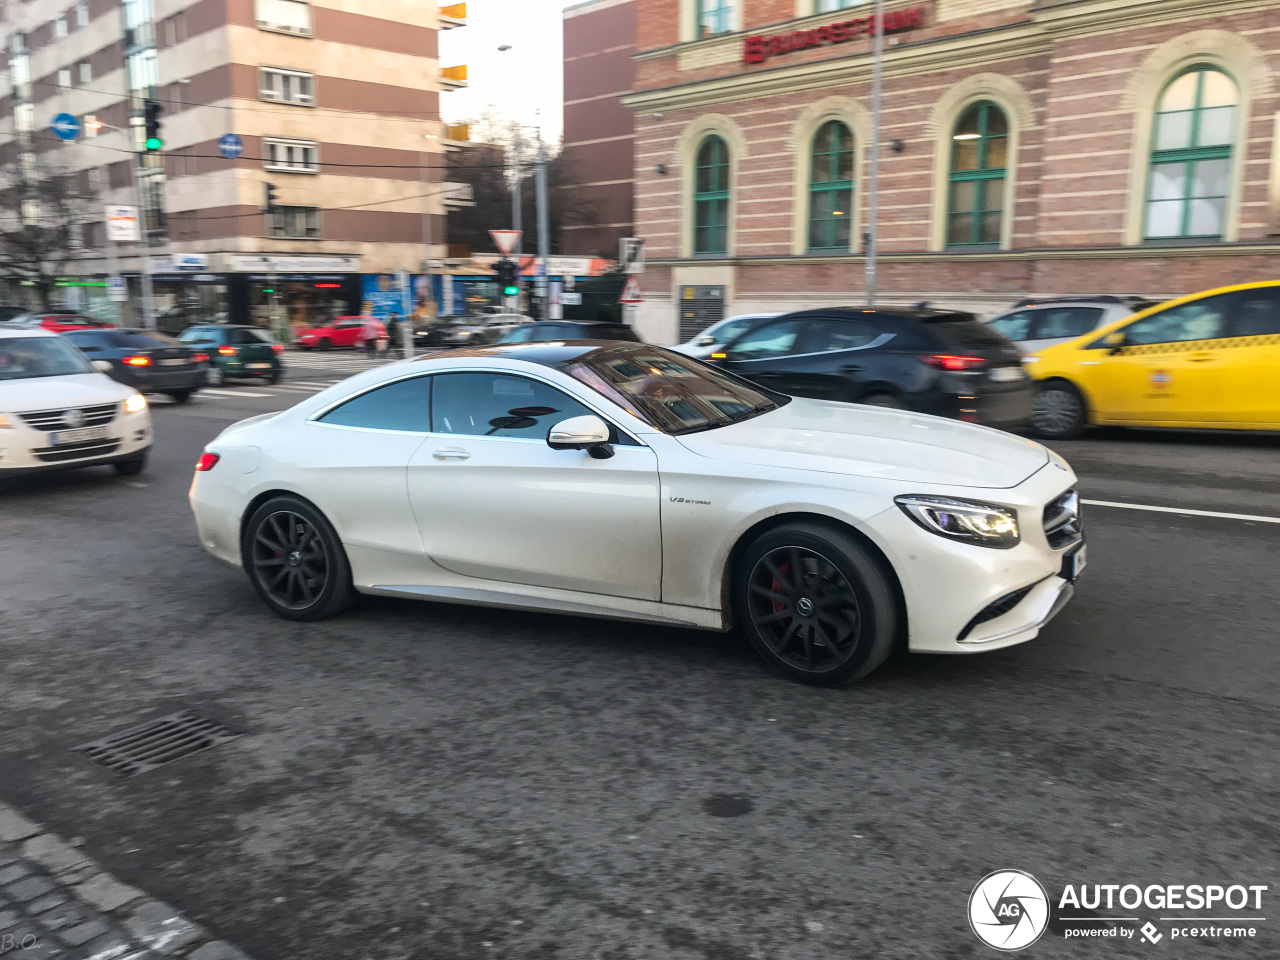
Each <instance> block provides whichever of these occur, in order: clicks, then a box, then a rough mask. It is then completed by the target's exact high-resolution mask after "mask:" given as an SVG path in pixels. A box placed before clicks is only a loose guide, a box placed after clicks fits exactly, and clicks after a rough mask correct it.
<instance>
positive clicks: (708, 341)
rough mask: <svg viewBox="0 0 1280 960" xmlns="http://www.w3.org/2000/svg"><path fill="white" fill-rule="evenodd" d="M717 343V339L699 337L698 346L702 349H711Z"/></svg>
mask: <svg viewBox="0 0 1280 960" xmlns="http://www.w3.org/2000/svg"><path fill="white" fill-rule="evenodd" d="M715 342H716V338H715V337H699V338H698V346H700V347H709V346H711V345H712V344H713V343H715Z"/></svg>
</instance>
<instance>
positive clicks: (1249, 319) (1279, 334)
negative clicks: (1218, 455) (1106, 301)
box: [1024, 280, 1280, 440]
mask: <svg viewBox="0 0 1280 960" xmlns="http://www.w3.org/2000/svg"><path fill="white" fill-rule="evenodd" d="M1024 362H1025V363H1026V367H1025V369H1026V371H1027V373H1029V374H1030V375H1031V376H1032V377H1033V378H1034V379H1035V380H1037V381H1039V383H1038V387H1039V389H1038V392H1037V395H1036V399H1035V405H1034V408H1033V410H1032V414H1031V425H1032V426H1033V427H1034V428H1035V430H1036V432H1037V433H1039V434H1040V435H1041V436H1043V437H1047V438H1049V439H1052V440H1065V439H1069V438H1071V437H1076V436H1079V435H1080V434H1081V433H1082V432H1083V431H1084V429H1085V428H1086V427H1087V426H1089V425H1091V424H1095V425H1101V424H1117V425H1124V426H1150V427H1198V428H1201V429H1205V428H1210V429H1217V430H1280V280H1277V281H1270V282H1266V283H1246V284H1241V285H1239V286H1234V287H1220V288H1218V289H1216V290H1205V291H1203V292H1201V293H1194V294H1192V295H1191V296H1188V297H1182V298H1181V299H1178V300H1170V301H1168V302H1166V303H1161V304H1157V305H1156V306H1154V307H1149V308H1147V309H1146V310H1141V311H1139V312H1138V313H1135V314H1132V315H1131V316H1128V317H1125V318H1124V319H1123V320H1117V321H1115V322H1113V323H1110V324H1108V325H1107V326H1105V327H1101V328H1099V329H1097V330H1095V331H1093V332H1092V333H1090V334H1089V335H1088V336H1085V337H1081V338H1080V339H1079V340H1072V341H1071V342H1069V343H1062V344H1058V345H1056V346H1052V347H1047V348H1045V349H1044V350H1041V351H1040V352H1039V353H1036V354H1033V355H1032V356H1030V357H1027V358H1026V360H1025V361H1024Z"/></svg>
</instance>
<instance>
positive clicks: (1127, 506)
mask: <svg viewBox="0 0 1280 960" xmlns="http://www.w3.org/2000/svg"><path fill="white" fill-rule="evenodd" d="M1080 502H1081V503H1083V504H1086V505H1088V506H1090V507H1115V508H1117V509H1119V510H1145V511H1147V512H1148V513H1181V514H1184V515H1186V516H1190V517H1215V518H1217V519H1218V520H1251V521H1253V522H1254V523H1280V517H1259V516H1254V515H1253V514H1251V513H1219V512H1218V511H1216V510H1189V509H1187V508H1186V507H1153V506H1151V505H1150V504H1145V503H1116V502H1114V501H1112V500H1081V501H1080Z"/></svg>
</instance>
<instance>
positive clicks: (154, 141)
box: [147, 137, 164, 150]
mask: <svg viewBox="0 0 1280 960" xmlns="http://www.w3.org/2000/svg"><path fill="white" fill-rule="evenodd" d="M163 146H164V141H163V140H161V139H160V138H159V137H148V138H147V149H148V150H159V149H160V148H161V147H163Z"/></svg>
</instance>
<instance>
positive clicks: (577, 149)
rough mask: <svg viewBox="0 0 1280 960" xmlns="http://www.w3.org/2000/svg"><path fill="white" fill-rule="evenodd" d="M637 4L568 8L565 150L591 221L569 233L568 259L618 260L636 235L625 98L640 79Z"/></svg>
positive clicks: (628, 0) (631, 128)
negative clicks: (623, 240) (621, 247)
mask: <svg viewBox="0 0 1280 960" xmlns="http://www.w3.org/2000/svg"><path fill="white" fill-rule="evenodd" d="M636 2H637V0H586V2H585V3H577V4H574V5H573V6H571V7H567V8H565V11H564V149H565V155H566V157H567V158H568V159H569V162H570V163H571V164H572V167H571V175H572V176H573V179H574V181H575V182H576V183H577V184H580V187H581V188H580V190H575V193H578V194H579V195H580V197H581V199H582V200H583V201H584V206H585V207H586V208H587V209H589V210H590V211H591V218H590V221H591V222H589V223H583V224H569V225H566V226H565V228H564V236H563V237H562V243H561V249H562V251H563V253H565V254H566V255H568V256H600V255H603V256H608V257H613V256H616V251H617V249H618V238H619V237H629V236H631V231H632V229H633V209H634V205H635V117H634V115H633V114H632V113H631V111H630V110H628V109H627V108H626V107H624V106H623V105H622V101H621V100H620V99H619V97H620V96H621V95H622V94H624V93H627V92H629V91H630V90H631V86H632V83H633V82H634V79H635V73H636V70H635V67H636V64H635V61H634V59H633V55H634V53H635V49H636Z"/></svg>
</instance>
